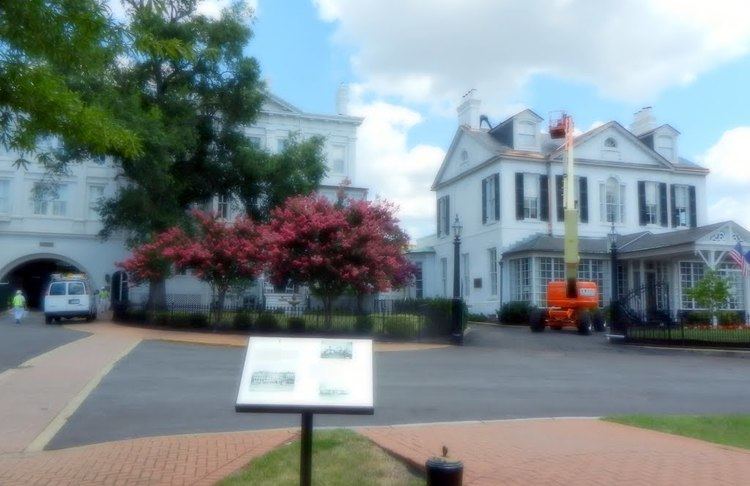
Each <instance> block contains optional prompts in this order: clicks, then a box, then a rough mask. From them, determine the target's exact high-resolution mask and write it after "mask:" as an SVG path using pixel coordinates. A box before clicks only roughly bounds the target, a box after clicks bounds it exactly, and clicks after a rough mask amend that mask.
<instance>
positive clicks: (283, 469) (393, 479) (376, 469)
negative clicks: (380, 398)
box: [219, 430, 425, 486]
mask: <svg viewBox="0 0 750 486" xmlns="http://www.w3.org/2000/svg"><path fill="white" fill-rule="evenodd" d="M299 451H300V443H299V441H294V442H292V443H291V444H288V445H285V446H283V447H280V448H278V449H276V450H274V451H271V452H269V453H268V454H266V455H265V456H262V457H259V458H258V459H256V460H254V461H252V462H251V463H250V464H248V465H247V466H246V467H245V469H243V470H242V471H240V472H238V473H236V474H235V475H232V476H230V477H228V478H226V479H224V480H223V481H222V482H220V483H219V484H220V485H221V486H240V485H253V486H277V485H290V486H296V485H297V484H299ZM312 464H313V466H312V467H313V484H325V485H327V486H339V485H340V486H349V485H352V484H356V485H357V486H367V485H372V486H375V485H383V486H390V485H393V486H396V485H399V486H400V485H407V486H408V485H415V486H416V485H423V484H425V481H424V479H422V478H421V477H420V476H419V475H416V474H414V473H413V472H412V471H410V470H409V469H408V468H407V467H406V466H405V465H404V464H402V463H401V462H399V461H398V460H396V459H395V458H393V457H392V456H390V455H388V454H387V453H385V452H384V451H383V450H382V449H380V448H379V447H378V446H376V445H375V444H373V443H372V442H370V441H369V440H368V439H366V438H365V437H362V436H361V435H359V434H356V433H355V432H352V431H350V430H322V431H319V432H315V433H314V435H313V459H312Z"/></svg>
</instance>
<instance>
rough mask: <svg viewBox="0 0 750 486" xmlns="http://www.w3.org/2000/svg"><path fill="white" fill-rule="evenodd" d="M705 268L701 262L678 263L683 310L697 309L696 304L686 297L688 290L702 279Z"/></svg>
mask: <svg viewBox="0 0 750 486" xmlns="http://www.w3.org/2000/svg"><path fill="white" fill-rule="evenodd" d="M704 272H705V267H704V265H703V263H701V262H680V290H681V292H680V293H681V294H682V308H683V309H697V308H698V304H697V303H696V302H695V300H693V299H691V298H690V296H688V292H687V291H688V290H689V289H691V288H693V287H694V286H695V284H697V283H698V281H699V280H700V279H702V278H703V274H704Z"/></svg>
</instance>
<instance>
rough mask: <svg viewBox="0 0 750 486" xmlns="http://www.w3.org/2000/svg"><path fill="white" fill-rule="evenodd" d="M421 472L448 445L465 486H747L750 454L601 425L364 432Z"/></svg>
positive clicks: (570, 422) (542, 423)
mask: <svg viewBox="0 0 750 486" xmlns="http://www.w3.org/2000/svg"><path fill="white" fill-rule="evenodd" d="M358 431H359V432H360V433H363V434H364V435H366V436H367V437H369V438H370V439H372V440H374V441H375V442H376V443H378V444H379V445H380V446H381V447H383V448H385V449H387V450H389V451H391V452H393V453H395V454H396V455H399V456H401V457H404V458H407V459H408V460H409V461H411V462H413V463H415V465H418V466H420V467H422V466H423V465H424V462H425V461H426V460H427V459H428V458H429V457H430V456H433V455H439V454H440V451H441V449H442V446H443V445H446V446H447V447H448V450H449V455H450V456H454V457H457V458H459V459H461V460H462V461H463V462H464V484H466V485H472V486H474V485H498V484H503V485H515V484H518V485H528V484H540V485H541V484H575V485H589V484H591V485H617V484H621V485H626V484H627V485H633V484H639V485H640V484H644V485H646V484H648V485H675V484H679V485H744V484H748V478H750V451H746V450H742V449H737V448H732V447H726V446H720V445H716V444H711V443H708V442H703V441H699V440H694V439H689V438H686V437H679V436H674V435H669V434H663V433H660V432H654V431H650V430H645V429H638V428H634V427H627V426H624V425H619V424H613V423H609V422H603V421H600V420H595V419H558V420H524V421H510V422H508V421H506V422H486V423H481V424H452V425H435V426H413V427H412V426H408V427H398V426H396V427H377V428H362V429H359V430H358Z"/></svg>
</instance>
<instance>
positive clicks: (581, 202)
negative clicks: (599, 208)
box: [578, 177, 589, 223]
mask: <svg viewBox="0 0 750 486" xmlns="http://www.w3.org/2000/svg"><path fill="white" fill-rule="evenodd" d="M578 207H579V212H580V213H581V223H588V222H589V181H588V179H587V178H586V177H580V178H579V179H578Z"/></svg>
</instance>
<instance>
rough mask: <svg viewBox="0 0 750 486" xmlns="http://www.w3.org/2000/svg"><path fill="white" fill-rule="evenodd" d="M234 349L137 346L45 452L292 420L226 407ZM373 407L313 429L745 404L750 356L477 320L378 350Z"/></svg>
mask: <svg viewBox="0 0 750 486" xmlns="http://www.w3.org/2000/svg"><path fill="white" fill-rule="evenodd" d="M243 358H244V350H243V349H238V348H234V349H232V348H221V347H210V346H197V345H184V344H174V343H165V342H154V341H151V342H143V343H141V344H140V345H139V346H138V347H137V348H136V349H135V350H134V351H133V352H132V353H131V354H130V355H128V356H127V357H126V358H125V359H123V360H122V361H120V363H118V365H117V366H116V367H115V368H114V369H113V370H112V371H111V372H110V374H109V375H108V376H107V377H106V378H105V379H104V380H103V381H102V383H101V384H100V386H99V387H98V388H97V389H96V390H94V392H93V393H92V394H91V395H90V396H89V397H88V399H87V400H86V401H85V402H84V403H83V405H82V406H81V407H80V408H79V409H78V411H77V412H76V413H75V414H74V415H73V416H72V417H71V419H70V420H69V421H68V423H67V424H66V425H65V427H64V428H63V429H62V430H61V431H60V433H59V434H58V435H57V436H56V437H55V438H54V439H53V440H52V442H51V443H50V444H49V446H48V448H51V449H54V448H62V447H69V446H74V445H81V444H88V443H95V442H103V441H108V440H115V439H125V438H133V437H142V436H153V435H165V434H179V433H195V432H210V431H229V430H242V429H264V428H271V427H286V426H297V425H298V423H299V417H298V416H294V415H277V414H237V413H235V412H234V408H233V407H234V399H235V397H236V393H237V386H238V381H239V374H240V369H241V366H242V361H243ZM375 360H376V362H375V369H376V371H375V373H376V376H375V381H376V394H375V400H376V404H375V415H374V416H372V417H347V416H317V417H316V425H324V426H325V425H371V424H381V425H382V424H405V423H423V422H436V421H457V420H477V419H501V418H521V417H549V416H599V415H607V414H614V413H640V412H643V413H730V412H738V413H739V412H746V413H747V412H750V359H742V358H732V357H725V356H706V355H700V354H691V353H682V352H675V351H650V350H642V349H639V348H633V347H625V346H613V345H610V344H608V343H607V342H606V339H605V338H604V336H602V335H593V336H588V337H585V336H579V335H577V334H575V333H567V332H557V333H544V334H541V335H538V334H531V333H530V332H529V331H528V329H526V328H494V327H485V326H482V327H480V328H478V330H477V331H476V332H474V333H472V334H471V335H470V336H469V337H468V339H467V342H466V346H464V347H461V348H445V349H434V350H428V351H414V352H393V353H377V354H376V358H375Z"/></svg>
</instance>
